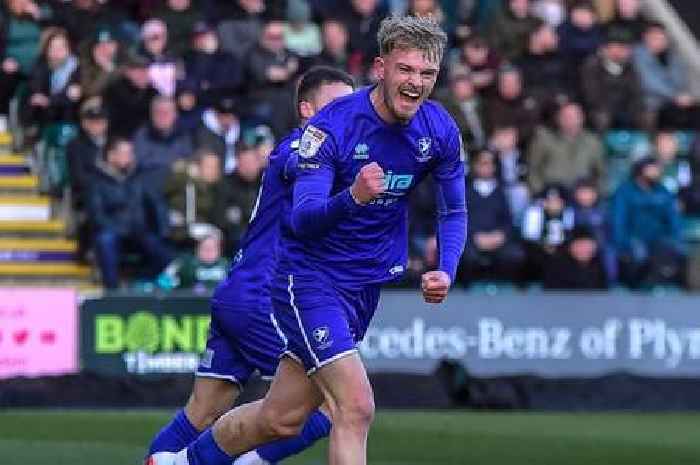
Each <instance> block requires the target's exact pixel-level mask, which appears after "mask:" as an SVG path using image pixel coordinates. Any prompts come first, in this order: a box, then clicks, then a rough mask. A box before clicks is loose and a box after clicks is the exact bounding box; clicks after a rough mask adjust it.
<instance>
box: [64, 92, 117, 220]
mask: <svg viewBox="0 0 700 465" xmlns="http://www.w3.org/2000/svg"><path fill="white" fill-rule="evenodd" d="M108 128H109V124H108V121H107V112H106V111H105V109H104V107H103V106H102V105H101V104H100V101H99V99H96V98H93V99H90V100H87V101H86V102H85V103H83V105H82V106H81V107H80V132H79V134H78V136H77V137H76V138H75V139H73V140H72V141H71V142H70V143H69V144H68V146H67V148H66V158H67V161H68V171H69V173H70V174H69V177H70V185H71V191H72V194H73V200H74V205H75V206H77V207H79V208H82V207H83V206H84V205H85V204H86V202H87V194H88V191H89V187H90V186H89V182H90V179H91V178H92V173H93V172H94V171H95V169H96V168H97V161H98V160H99V159H101V158H103V151H104V147H105V144H106V143H107V130H108Z"/></svg>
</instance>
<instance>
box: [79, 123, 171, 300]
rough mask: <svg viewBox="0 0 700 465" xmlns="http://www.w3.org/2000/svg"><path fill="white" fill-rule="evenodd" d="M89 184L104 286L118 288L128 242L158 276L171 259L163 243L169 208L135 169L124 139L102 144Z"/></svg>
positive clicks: (98, 258)
mask: <svg viewBox="0 0 700 465" xmlns="http://www.w3.org/2000/svg"><path fill="white" fill-rule="evenodd" d="M105 151H106V154H105V159H104V160H99V161H98V164H97V169H96V170H95V172H94V179H93V180H92V181H91V183H90V195H89V197H88V218H89V219H90V222H91V224H92V230H93V234H94V237H93V243H94V244H95V252H96V255H97V261H98V264H99V267H100V271H101V274H102V281H103V283H104V286H105V287H106V288H108V289H115V288H117V287H118V286H119V267H120V261H121V258H122V256H123V250H124V248H125V246H126V245H127V244H129V245H132V246H133V247H135V248H136V249H137V250H138V251H139V252H141V253H142V254H143V255H144V256H145V257H146V259H147V261H146V263H145V266H144V268H145V269H146V271H147V272H148V273H149V274H150V275H152V276H155V275H157V274H158V273H159V272H160V271H161V270H162V269H163V268H165V267H166V266H167V265H168V263H170V261H171V260H172V253H171V251H170V248H169V246H168V245H167V242H166V239H165V238H166V237H167V234H168V218H167V208H166V205H165V203H164V201H163V199H162V196H161V194H160V193H157V192H155V191H154V189H153V186H152V183H151V182H150V179H151V178H150V176H149V175H148V173H145V172H144V171H143V170H142V169H141V168H139V167H138V165H137V163H136V160H135V158H134V154H133V149H132V144H131V142H130V141H129V140H128V139H124V138H120V137H117V138H114V139H112V140H110V142H109V143H108V144H107V146H106V149H105Z"/></svg>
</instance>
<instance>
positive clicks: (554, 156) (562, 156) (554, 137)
mask: <svg viewBox="0 0 700 465" xmlns="http://www.w3.org/2000/svg"><path fill="white" fill-rule="evenodd" d="M583 123H584V115H583V111H582V109H581V107H580V105H578V104H577V103H574V102H569V103H566V104H564V105H562V106H561V107H560V108H559V111H558V112H557V128H556V130H551V129H549V128H546V127H541V128H540V129H539V130H538V132H537V134H536V136H535V137H534V138H533V140H532V144H530V148H529V151H528V156H527V159H528V173H529V179H528V181H529V184H530V188H531V190H532V191H533V192H540V191H541V190H542V189H543V188H544V186H545V185H546V184H552V183H558V184H562V185H563V186H565V187H566V188H569V189H570V188H572V187H573V185H574V183H575V182H576V181H577V180H578V179H581V178H591V179H594V180H595V181H596V182H597V183H598V185H599V186H601V185H602V181H603V180H604V175H605V165H604V160H603V144H602V143H601V141H600V140H599V139H598V137H597V136H596V135H594V134H593V133H591V132H588V131H587V130H585V129H584V127H583Z"/></svg>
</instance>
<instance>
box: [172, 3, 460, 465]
mask: <svg viewBox="0 0 700 465" xmlns="http://www.w3.org/2000/svg"><path fill="white" fill-rule="evenodd" d="M378 40H379V48H380V57H378V58H377V59H376V60H375V72H376V75H377V77H378V83H377V85H376V86H373V87H372V88H369V89H364V90H361V91H358V92H356V93H354V94H352V95H350V96H347V97H343V98H340V99H337V100H335V101H334V102H333V103H331V104H329V105H328V106H326V107H325V108H324V109H323V110H322V111H320V112H319V113H318V114H317V115H316V116H315V117H314V118H312V119H311V121H310V123H309V125H308V126H307V127H306V128H305V131H304V134H303V136H302V139H301V146H300V149H299V161H298V164H297V178H296V181H295V186H294V194H293V204H292V211H291V216H290V220H289V223H288V224H287V225H286V227H283V234H282V235H283V239H282V242H281V244H280V256H279V262H278V269H277V273H276V276H275V277H274V279H273V281H272V291H271V292H272V299H273V306H274V308H275V317H276V320H277V322H278V324H279V328H280V330H281V332H282V333H283V335H284V337H285V339H286V341H287V344H286V350H285V357H284V358H283V359H282V360H281V361H280V364H279V366H278V368H277V373H276V375H275V378H274V380H273V382H272V385H271V387H270V391H269V392H268V394H267V396H266V397H265V399H264V400H263V401H261V402H258V403H253V404H248V405H245V406H242V407H239V408H236V409H234V410H232V411H231V412H229V413H227V414H226V415H224V416H223V417H221V418H220V419H219V420H217V422H216V423H215V425H214V426H213V428H212V429H210V430H209V431H207V432H205V433H203V434H202V435H201V436H200V437H199V438H198V439H197V440H196V441H194V442H193V443H192V444H191V445H190V446H189V447H188V448H187V449H185V450H183V451H181V453H180V454H178V456H177V457H176V460H175V461H174V463H176V464H177V465H184V464H189V465H205V464H206V465H225V464H227V463H229V462H230V461H231V460H232V459H233V458H235V457H237V456H238V455H239V454H241V453H244V452H245V451H248V450H251V449H253V448H255V447H256V446H257V445H258V444H261V443H264V442H267V441H270V440H272V439H276V438H279V437H285V436H291V435H295V434H297V433H298V431H299V430H300V428H302V426H303V424H304V422H305V420H306V418H307V416H308V415H309V414H310V413H311V412H314V411H315V409H317V408H318V406H319V405H321V404H323V403H324V402H325V403H326V405H327V406H328V409H329V413H330V416H331V420H332V424H333V427H332V430H331V438H330V449H329V463H330V464H331V465H361V464H365V463H366V442H367V435H368V432H369V427H370V424H371V422H372V418H373V415H374V402H373V395H372V390H371V386H370V384H369V381H368V379H367V374H366V372H365V368H364V366H363V364H362V361H361V360H360V357H359V355H358V354H357V352H356V344H357V343H358V342H359V341H360V340H361V339H362V337H363V336H364V334H365V331H366V329H367V327H368V325H369V322H370V320H371V318H372V316H373V314H374V311H375V308H376V305H377V301H378V296H379V286H380V285H381V284H382V283H384V282H387V281H392V280H396V279H399V277H400V276H401V274H402V273H403V272H404V270H405V267H406V261H407V242H408V237H407V215H408V214H407V195H408V194H409V193H410V192H411V191H412V190H413V189H414V188H415V186H416V185H417V184H418V183H419V182H420V181H421V180H422V179H423V178H424V177H426V176H427V175H432V176H433V178H434V179H435V181H436V185H437V193H436V194H437V195H436V197H437V205H438V212H437V213H438V215H437V216H438V221H437V223H438V229H437V231H438V241H439V252H440V260H439V267H438V270H436V271H431V272H428V273H426V274H425V275H423V277H422V291H423V296H424V299H425V300H426V301H427V302H431V303H439V302H442V300H443V299H444V298H445V297H446V296H447V293H448V291H449V288H450V285H451V282H452V279H454V275H455V272H456V268H457V264H458V262H459V258H460V256H461V253H462V250H463V248H464V243H465V237H466V206H465V194H464V189H465V183H464V163H463V154H462V149H461V142H460V137H459V131H458V129H457V127H456V125H455V123H454V121H453V120H452V119H451V118H450V116H449V115H448V114H447V113H446V112H445V110H444V109H442V108H441V107H440V106H438V105H437V104H435V103H433V102H430V101H427V100H426V99H427V97H428V96H429V95H430V93H431V92H432V89H433V86H434V85H435V81H436V79H437V75H438V72H439V63H440V61H441V59H442V55H443V51H444V47H445V43H446V36H445V34H444V32H443V31H442V30H441V29H440V27H439V26H438V25H437V24H436V23H435V22H434V21H433V20H431V19H427V18H415V17H392V18H389V19H387V20H385V21H384V22H383V23H382V25H381V27H380V31H379V36H378Z"/></svg>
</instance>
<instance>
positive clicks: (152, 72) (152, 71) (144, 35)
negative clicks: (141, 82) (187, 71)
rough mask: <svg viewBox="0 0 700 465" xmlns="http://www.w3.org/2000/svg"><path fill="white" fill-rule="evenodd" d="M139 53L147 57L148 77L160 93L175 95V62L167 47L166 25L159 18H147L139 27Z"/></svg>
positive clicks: (169, 95)
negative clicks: (140, 46) (140, 41)
mask: <svg viewBox="0 0 700 465" xmlns="http://www.w3.org/2000/svg"><path fill="white" fill-rule="evenodd" d="M141 40H142V41H143V46H142V50H141V53H142V54H143V55H144V56H145V57H146V58H147V59H148V61H149V64H148V78H149V80H150V82H151V85H152V86H153V88H154V89H156V90H157V91H158V93H159V94H161V95H166V96H168V97H172V96H173V95H175V89H176V82H177V62H176V58H175V56H174V55H172V54H171V52H170V50H169V49H168V27H167V26H166V25H165V23H164V22H163V21H161V20H160V19H157V18H154V19H149V20H148V21H146V22H145V23H143V26H142V27H141Z"/></svg>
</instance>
